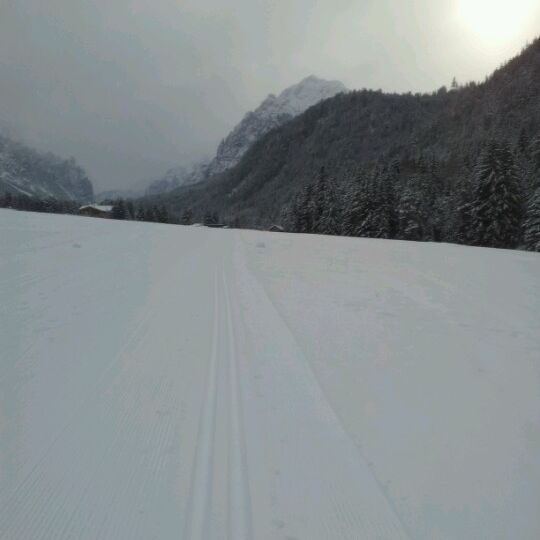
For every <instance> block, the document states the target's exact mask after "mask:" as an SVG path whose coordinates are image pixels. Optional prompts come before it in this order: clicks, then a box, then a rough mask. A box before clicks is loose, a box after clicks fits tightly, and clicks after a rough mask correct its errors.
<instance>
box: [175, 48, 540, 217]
mask: <svg viewBox="0 0 540 540" xmlns="http://www.w3.org/2000/svg"><path fill="white" fill-rule="evenodd" d="M539 126H540V40H536V41H535V42H534V43H533V44H532V45H530V46H529V47H528V48H527V49H525V50H524V51H523V52H522V53H521V54H520V55H519V56H517V57H516V58H514V59H513V60H511V61H510V62H508V63H507V64H505V65H504V66H503V67H501V68H500V69H498V70H497V71H496V72H495V73H494V74H493V75H492V76H491V77H489V78H488V79H487V80H486V81H485V82H483V83H481V84H476V83H470V84H468V85H466V86H464V87H460V88H458V89H454V90H451V91H447V90H446V89H445V88H443V89H440V90H439V91H438V92H435V93H433V94H430V95H428V94H424V95H420V94H416V95H413V94H404V95H397V94H384V93H382V92H380V91H377V92H375V91H367V90H363V91H355V92H350V93H348V94H341V95H338V96H336V97H334V98H332V99H329V100H326V101H323V102H322V103H319V104H317V105H315V106H314V107H312V108H310V109H309V110H307V111H306V112H304V113H303V114H301V115H300V116H298V117H296V118H294V119H292V120H291V121H289V122H287V123H285V124H284V125H281V126H279V127H277V128H275V129H273V130H272V131H271V132H269V133H268V134H266V135H265V136H264V137H262V138H261V139H259V140H258V141H257V142H255V143H254V144H253V145H252V146H251V147H250V148H249V150H248V151H247V152H246V153H245V155H244V156H243V158H242V159H241V161H240V162H239V163H238V164H237V165H236V166H235V167H234V168H232V169H230V170H228V171H226V172H224V173H222V174H220V175H219V177H217V178H216V179H213V181H212V182H204V183H202V184H200V185H196V186H193V187H191V188H184V189H179V190H177V191H176V192H174V193H173V194H171V197H170V199H169V201H170V203H171V206H172V207H173V210H174V211H176V212H177V213H181V212H183V211H184V210H185V209H186V208H189V209H191V210H193V212H194V215H195V217H196V218H197V219H199V218H200V217H201V216H203V215H204V214H205V213H207V212H218V213H220V215H221V217H222V218H223V219H224V220H226V221H230V222H234V223H236V224H238V225H245V226H266V225H268V224H269V223H271V222H272V221H274V220H278V219H279V217H280V214H281V211H282V209H283V207H284V206H285V205H287V204H288V203H290V202H291V200H292V199H293V198H294V196H295V195H296V194H297V193H298V192H299V191H300V190H301V189H302V188H303V187H304V186H306V185H307V184H308V183H310V182H313V181H314V179H315V178H316V176H317V174H318V171H319V170H320V168H321V166H325V167H326V169H327V171H328V173H329V174H330V176H331V177H332V178H333V179H334V181H335V183H336V185H337V186H338V187H339V186H345V185H346V184H347V182H348V181H349V179H350V178H351V174H352V173H354V172H355V171H357V170H358V169H362V168H364V169H369V168H373V167H375V166H377V165H379V166H389V165H390V164H392V163H396V164H397V168H398V169H399V171H400V175H401V178H400V181H401V182H402V183H404V182H406V181H407V178H409V177H411V176H413V175H415V174H423V173H424V172H425V171H426V170H428V169H429V170H430V171H432V172H433V178H436V180H437V181H438V182H440V184H437V186H439V185H440V186H444V189H445V190H446V191H445V192H444V195H445V196H446V195H447V194H451V193H452V190H454V189H456V188H457V186H458V185H459V182H461V181H462V180H463V179H465V178H468V177H469V176H470V173H471V171H472V169H473V168H474V166H475V164H476V161H477V158H478V154H479V151H480V148H481V146H482V145H483V144H484V143H485V142H486V141H487V140H488V139H490V138H497V139H504V140H506V141H508V142H509V143H510V144H512V145H517V143H518V141H519V142H520V144H521V145H522V147H523V148H524V149H525V150H527V147H528V145H529V144H530V141H531V140H534V138H535V137H537V136H538V135H539V134H540V129H539ZM433 182H434V183H435V180H433ZM437 189H439V188H438V187H437ZM441 190H442V188H441ZM438 195H439V196H442V195H443V192H442V191H440V192H439V193H438Z"/></svg>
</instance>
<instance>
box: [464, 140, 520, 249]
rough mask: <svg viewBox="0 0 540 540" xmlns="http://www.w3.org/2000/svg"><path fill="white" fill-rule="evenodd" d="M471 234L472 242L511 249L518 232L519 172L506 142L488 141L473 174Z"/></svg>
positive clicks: (518, 235)
mask: <svg viewBox="0 0 540 540" xmlns="http://www.w3.org/2000/svg"><path fill="white" fill-rule="evenodd" d="M470 208H471V236H472V238H471V239H472V241H473V243H474V244H476V245H480V246H489V247H498V248H513V247H516V246H517V244H518V242H519V239H520V233H521V218H522V200H521V186H520V178H519V172H518V170H517V167H516V163H515V158H514V156H513V154H512V152H511V151H510V149H509V147H508V145H507V144H504V143H496V142H491V143H490V144H488V146H487V147H486V149H485V150H484V152H483V153H482V156H481V158H480V161H479V163H478V166H477V169H476V174H475V186H474V192H473V198H472V202H471V207H470Z"/></svg>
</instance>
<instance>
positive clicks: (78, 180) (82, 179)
mask: <svg viewBox="0 0 540 540" xmlns="http://www.w3.org/2000/svg"><path fill="white" fill-rule="evenodd" d="M0 194H10V195H13V196H16V197H19V196H20V197H30V198H33V199H38V200H42V201H43V200H47V199H54V200H57V201H83V202H86V201H92V200H93V197H94V191H93V187H92V183H91V182H90V180H89V179H88V177H87V175H86V173H85V171H84V170H83V169H82V168H81V167H79V165H77V163H76V162H75V160H74V159H73V158H71V159H67V160H66V159H62V158H60V157H58V156H56V155H54V154H51V153H41V152H38V151H36V150H34V149H32V148H30V147H28V146H26V145H25V144H22V143H20V142H16V141H13V140H11V139H10V138H8V137H5V136H3V135H0Z"/></svg>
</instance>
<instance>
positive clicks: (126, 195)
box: [94, 189, 142, 204]
mask: <svg viewBox="0 0 540 540" xmlns="http://www.w3.org/2000/svg"><path fill="white" fill-rule="evenodd" d="M141 195H142V192H141V191H140V190H138V189H109V190H106V191H100V192H99V193H98V194H97V195H96V196H95V197H94V201H95V202H96V203H98V204H99V203H103V202H105V201H114V200H116V199H136V198H137V197H140V196H141Z"/></svg>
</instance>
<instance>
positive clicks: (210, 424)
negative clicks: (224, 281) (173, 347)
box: [184, 274, 219, 540]
mask: <svg viewBox="0 0 540 540" xmlns="http://www.w3.org/2000/svg"><path fill="white" fill-rule="evenodd" d="M218 296H219V294H218V279H217V274H216V275H215V276H214V324H213V331H212V351H211V356H210V365H209V368H208V380H207V387H206V395H205V398H204V403H203V407H202V411H201V416H200V419H199V433H198V436H197V446H196V450H195V460H194V466H193V473H192V482H191V493H190V496H189V499H188V504H187V510H186V526H185V530H184V539H185V540H202V539H204V538H205V535H206V527H207V526H208V523H209V517H210V501H211V494H212V476H213V453H214V435H215V428H216V425H215V424H216V406H217V386H218V369H217V363H218V339H219V301H218Z"/></svg>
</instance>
